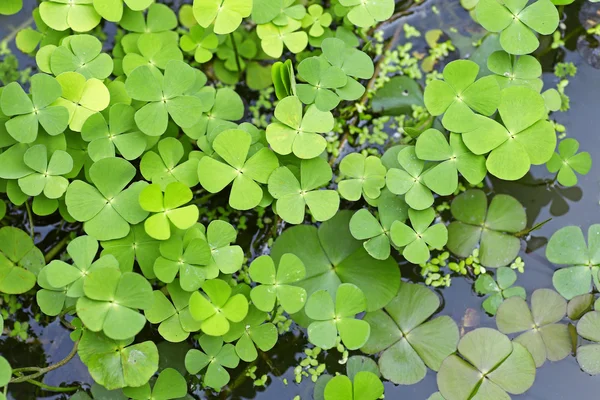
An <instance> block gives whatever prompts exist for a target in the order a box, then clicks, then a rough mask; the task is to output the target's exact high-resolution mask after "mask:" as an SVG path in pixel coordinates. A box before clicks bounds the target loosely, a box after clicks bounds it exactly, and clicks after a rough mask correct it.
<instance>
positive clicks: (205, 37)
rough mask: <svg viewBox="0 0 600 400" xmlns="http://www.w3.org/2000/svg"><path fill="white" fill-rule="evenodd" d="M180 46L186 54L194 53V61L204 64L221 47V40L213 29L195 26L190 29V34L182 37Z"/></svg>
mask: <svg viewBox="0 0 600 400" xmlns="http://www.w3.org/2000/svg"><path fill="white" fill-rule="evenodd" d="M179 46H180V47H181V50H183V51H185V52H186V53H193V54H194V60H196V62H198V63H200V64H203V63H205V62H208V61H210V60H211V59H212V58H213V53H214V52H215V51H216V50H217V47H218V46H219V38H218V37H217V35H215V33H214V32H213V30H212V29H210V28H203V27H201V26H199V25H195V26H192V27H191V28H190V31H189V33H187V34H185V35H183V36H181V39H180V40H179Z"/></svg>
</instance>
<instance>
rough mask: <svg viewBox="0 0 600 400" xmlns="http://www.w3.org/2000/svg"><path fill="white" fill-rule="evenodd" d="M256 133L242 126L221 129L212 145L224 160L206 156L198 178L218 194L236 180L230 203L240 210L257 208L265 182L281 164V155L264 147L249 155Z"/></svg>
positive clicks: (199, 164) (199, 166) (200, 166)
mask: <svg viewBox="0 0 600 400" xmlns="http://www.w3.org/2000/svg"><path fill="white" fill-rule="evenodd" d="M251 144H252V136H251V135H250V134H249V133H248V132H246V131H243V130H241V129H228V130H226V131H224V132H221V133H220V134H219V135H218V136H217V137H216V138H215V140H214V142H213V144H212V147H213V149H214V151H215V153H216V154H217V155H218V156H220V157H221V158H222V159H223V161H225V162H221V161H218V160H216V159H215V158H213V157H203V158H202V159H200V162H199V163H198V177H199V180H200V184H201V185H202V187H204V189H206V190H208V191H209V192H211V193H218V192H220V191H221V190H223V189H224V188H225V187H226V186H228V185H229V184H230V183H232V182H233V185H232V186H231V193H230V195H229V205H230V206H231V207H233V208H235V209H237V210H249V209H252V208H254V207H256V206H257V205H258V204H259V203H260V202H261V200H262V198H263V189H262V188H261V186H260V184H261V183H263V184H264V183H267V181H268V179H269V176H270V175H271V173H272V172H273V170H275V168H277V167H278V166H279V161H278V160H277V156H276V155H275V153H273V152H272V151H271V150H270V149H269V148H267V147H263V148H261V149H260V150H258V151H257V152H256V153H254V154H253V155H250V156H249V151H250V145H251Z"/></svg>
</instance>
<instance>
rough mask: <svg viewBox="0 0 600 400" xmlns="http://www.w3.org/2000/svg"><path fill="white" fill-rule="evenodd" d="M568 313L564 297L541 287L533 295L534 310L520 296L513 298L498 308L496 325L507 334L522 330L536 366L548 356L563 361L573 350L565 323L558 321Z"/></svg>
mask: <svg viewBox="0 0 600 400" xmlns="http://www.w3.org/2000/svg"><path fill="white" fill-rule="evenodd" d="M566 313H567V302H566V301H565V299H564V298H563V297H562V296H560V295H559V294H558V293H556V292H555V291H553V290H550V289H538V290H536V291H535V292H533V294H532V295H531V310H530V309H529V307H528V306H527V303H525V300H524V299H522V298H520V297H512V298H510V299H507V300H506V301H505V302H503V303H502V304H501V305H500V307H498V314H497V315H496V324H497V325H498V330H500V332H502V333H505V334H511V333H520V332H523V333H521V334H520V335H519V336H518V337H517V338H515V339H514V342H516V343H520V344H522V345H523V346H525V348H526V349H527V350H529V352H530V353H531V355H532V356H533V360H534V361H535V365H536V367H537V368H539V367H541V366H542V365H543V364H544V362H545V361H546V359H548V360H549V361H560V360H562V359H564V358H566V357H567V356H568V355H569V354H570V353H571V348H572V345H571V337H570V334H569V329H568V327H567V325H566V324H560V323H559V322H560V321H561V320H562V319H563V318H564V317H565V315H566Z"/></svg>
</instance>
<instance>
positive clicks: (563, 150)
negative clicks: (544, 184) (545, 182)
mask: <svg viewBox="0 0 600 400" xmlns="http://www.w3.org/2000/svg"><path fill="white" fill-rule="evenodd" d="M577 150H579V142H578V141H577V140H575V139H572V138H568V139H564V140H561V142H560V143H559V144H558V153H554V154H552V158H551V159H550V161H548V162H547V163H546V167H547V168H548V171H549V172H552V173H556V172H558V175H557V178H556V179H557V180H558V182H559V183H560V184H561V185H563V186H575V185H577V175H575V172H577V173H579V174H581V175H586V174H587V173H588V172H590V169H591V168H592V158H591V156H590V153H588V152H587V151H582V152H581V153H577Z"/></svg>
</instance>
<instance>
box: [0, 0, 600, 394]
mask: <svg viewBox="0 0 600 400" xmlns="http://www.w3.org/2000/svg"><path fill="white" fill-rule="evenodd" d="M0 1H1V0H0ZM25 3H26V5H25V7H24V10H23V11H22V12H20V13H19V14H18V15H16V16H13V17H0V37H6V36H7V35H10V34H11V32H12V31H13V30H14V28H15V27H17V26H19V25H21V24H28V23H30V21H28V18H29V16H30V15H31V10H32V9H33V7H34V3H35V2H34V1H25ZM433 6H435V8H436V10H437V13H435V12H433V11H432V7H433ZM589 6H590V5H589V4H587V5H586V4H585V2H584V1H582V0H578V1H577V2H576V3H575V4H573V5H570V6H568V7H567V10H568V17H567V18H566V20H565V21H564V23H565V24H566V30H567V35H569V33H570V32H573V34H572V35H571V36H570V39H569V40H568V41H567V48H568V49H560V50H553V51H550V52H547V53H546V54H544V55H543V57H542V61H543V65H544V68H545V71H546V72H545V75H544V79H545V81H546V84H547V87H552V85H554V84H555V83H556V77H555V76H554V75H553V73H552V70H553V65H554V64H555V63H556V62H559V61H570V62H573V63H574V64H575V65H576V66H577V67H578V73H577V75H576V77H575V78H572V79H571V80H570V84H569V86H568V88H567V94H568V95H569V96H570V100H571V110H570V111H568V112H564V113H555V114H554V115H553V118H554V119H555V120H556V121H558V122H559V123H561V124H563V125H564V126H565V127H566V129H567V134H568V135H569V136H570V137H574V138H576V139H577V140H579V142H580V143H581V148H582V149H584V150H586V151H588V152H590V153H591V155H592V158H593V160H594V166H593V167H592V170H591V172H590V173H589V174H588V175H587V176H585V177H583V178H580V180H579V184H578V186H577V187H575V188H571V189H568V190H564V189H560V190H558V189H557V188H555V187H552V186H549V185H547V184H545V183H544V180H545V179H547V178H549V177H550V174H549V173H548V172H547V171H546V169H545V167H544V166H541V167H534V168H533V169H532V173H531V175H530V176H528V177H527V178H528V179H527V182H525V181H521V182H518V183H512V184H507V183H503V184H502V185H498V184H495V182H489V184H490V185H491V186H490V187H491V189H492V190H493V191H494V192H497V193H508V194H511V195H512V196H515V197H516V198H517V199H519V200H520V201H521V203H522V204H523V205H524V206H525V207H526V209H527V214H528V218H529V223H530V225H531V224H535V223H538V222H541V221H544V220H547V219H549V218H552V220H551V221H550V222H548V223H547V224H545V225H544V226H543V227H542V228H541V229H540V230H539V231H536V232H534V236H535V237H534V238H532V239H530V240H529V242H528V243H527V246H526V244H525V243H524V244H523V251H522V252H521V257H522V258H523V260H524V261H525V265H526V273H525V274H524V275H519V280H518V281H517V284H519V285H521V286H523V287H525V289H526V290H527V292H528V294H530V293H531V292H532V291H533V290H535V289H537V288H551V287H552V274H553V271H554V267H553V266H552V265H551V264H550V263H549V262H548V261H547V260H546V258H545V256H544V252H545V246H544V245H543V243H544V238H545V239H547V238H549V237H550V235H551V234H552V233H553V232H555V231H556V230H558V229H559V228H561V227H563V226H565V225H572V224H573V225H579V226H581V227H582V228H583V229H584V231H585V230H586V229H587V227H588V226H589V225H590V224H592V223H595V222H600V213H599V212H598V211H599V209H600V205H599V201H600V178H599V177H600V132H598V128H597V126H598V122H597V121H598V110H599V109H600V99H599V97H598V93H600V70H598V69H595V68H593V67H592V66H590V65H589V64H588V62H587V61H589V60H591V59H594V56H593V55H590V54H589V53H590V52H593V49H592V50H590V51H589V52H588V53H586V54H585V56H582V55H581V54H580V52H579V51H577V48H576V44H577V37H578V36H579V32H581V31H582V28H581V22H580V18H579V14H580V10H581V9H582V7H589ZM399 7H400V9H401V8H402V7H405V8H409V9H410V10H411V11H410V12H409V13H407V15H405V16H403V17H402V18H400V19H398V20H396V21H394V22H393V23H391V24H389V26H388V27H387V28H386V35H387V36H391V35H392V33H393V32H394V31H395V30H396V28H397V26H398V25H399V24H405V23H408V24H411V25H413V26H415V27H417V28H419V29H420V30H421V31H425V30H427V29H433V28H441V29H443V30H444V31H445V32H451V31H450V29H449V28H450V27H456V28H457V31H458V32H457V33H454V34H451V36H452V38H453V40H454V42H455V43H456V44H457V47H458V48H459V50H460V51H461V53H462V54H459V53H458V52H457V54H454V55H453V56H454V57H455V58H456V57H458V56H465V55H466V54H465V53H467V52H470V51H472V47H471V45H470V43H471V39H470V37H469V36H470V34H471V33H476V31H477V28H476V25H475V24H473V23H472V21H471V20H470V18H469V16H468V14H467V12H465V11H464V10H463V9H462V8H461V6H460V4H459V1H458V0H425V2H424V3H423V4H421V5H417V6H414V5H413V4H412V2H410V1H408V2H402V4H399ZM599 9H600V7H596V8H589V9H586V10H587V11H586V12H585V18H583V19H586V18H588V16H589V15H592V16H593V15H594V13H595V11H596V10H599ZM596 15H597V14H596ZM11 47H12V48H13V49H14V43H11ZM15 54H20V53H19V52H18V51H16V49H15ZM19 60H20V61H21V66H22V67H23V66H28V65H31V64H32V63H31V60H30V59H28V58H27V57H25V56H22V55H19ZM10 217H11V218H12V219H11V222H13V221H14V223H16V224H17V225H21V224H22V225H21V226H23V225H27V221H26V217H25V216H24V215H23V214H22V213H19V212H18V211H16V210H13V212H12V213H11V215H10ZM35 225H36V233H37V234H38V245H39V246H40V247H41V248H42V249H43V250H48V249H49V248H51V247H52V246H53V245H54V244H56V243H57V242H58V241H60V240H61V238H63V237H64V236H65V235H66V234H68V232H67V231H68V230H69V229H72V227H68V226H63V225H61V223H60V221H58V220H55V219H52V218H49V219H36V220H35ZM256 236H259V235H254V238H255V237H256ZM245 239H246V240H247V241H248V243H250V241H251V240H253V236H252V235H249V237H247V238H245ZM540 243H541V244H542V246H541V247H540V246H539V244H540ZM536 248H537V249H536ZM533 249H535V250H533ZM413 272H414V271H413ZM403 274H404V275H405V276H408V275H411V276H414V275H415V274H414V273H412V274H411V271H406V270H403ZM439 293H440V294H441V295H442V297H443V299H444V303H443V304H444V307H443V310H441V313H442V314H444V315H450V316H451V317H452V318H454V319H455V320H456V321H457V322H459V326H462V323H463V320H464V317H465V315H466V313H469V322H470V323H471V324H472V325H473V324H474V325H476V326H492V327H495V322H494V319H493V318H490V317H488V316H487V315H486V314H485V313H484V312H483V311H482V309H481V307H480V306H481V301H482V300H481V298H479V297H477V295H475V294H474V292H473V291H472V282H470V281H467V280H465V279H462V278H458V277H457V278H455V279H453V281H452V286H451V287H450V288H446V289H443V290H440V291H439ZM2 307H3V308H6V305H3V306H2ZM15 316H16V320H18V321H22V322H23V321H26V320H29V324H30V326H31V328H30V332H29V333H30V334H29V339H28V340H27V341H22V340H17V339H16V338H8V337H6V336H3V337H2V339H0V354H2V355H3V356H4V357H6V358H7V359H8V360H9V361H10V362H11V364H12V365H13V366H30V365H40V366H41V365H45V364H51V363H55V362H57V361H59V360H61V359H62V358H63V357H65V356H66V355H67V354H68V353H69V351H70V350H71V348H72V342H71V340H70V338H69V336H68V334H69V331H68V330H66V329H65V328H63V327H62V326H61V325H60V323H58V322H57V321H55V322H52V323H50V324H47V323H45V322H43V321H42V322H41V323H38V322H37V321H36V320H35V319H34V318H33V315H32V312H31V310H30V309H29V308H28V306H27V304H24V306H23V308H22V309H21V310H19V311H18V312H17V313H16V314H15ZM15 316H13V319H15ZM12 324H13V322H11V321H7V325H8V326H12ZM306 343H307V342H306V339H305V337H304V334H303V333H302V332H300V331H299V330H296V331H294V332H291V333H288V334H286V335H285V336H284V337H283V338H282V339H281V340H280V342H279V343H278V344H277V347H276V348H275V349H273V350H272V351H271V352H269V354H268V355H266V357H268V358H266V357H265V358H264V359H262V360H260V362H259V363H258V364H257V367H258V369H257V371H256V374H257V375H259V376H260V375H262V374H263V373H267V372H268V373H269V374H270V379H269V381H268V385H267V388H255V387H253V385H252V382H251V380H248V379H246V380H244V379H243V377H244V372H243V368H242V367H240V368H238V369H237V370H235V371H233V372H232V377H233V379H232V381H233V382H235V381H236V379H235V377H236V376H238V375H241V376H242V379H238V380H237V382H236V389H235V390H233V392H227V391H224V392H223V393H221V394H219V395H216V394H211V393H197V397H198V398H202V399H205V398H221V399H225V398H228V399H229V398H231V399H238V398H240V399H241V398H255V399H261V400H271V399H273V400H274V399H292V398H293V397H294V396H295V395H300V396H301V398H302V399H310V398H312V387H313V385H312V383H311V382H310V380H309V379H304V381H303V383H301V384H300V385H296V384H294V383H292V382H293V381H294V371H293V370H294V367H295V366H296V365H297V364H298V360H299V359H300V358H301V356H302V354H303V353H302V351H303V348H304V346H305V345H306ZM178 350H179V351H178ZM167 354H168V355H169V357H172V358H177V357H178V355H181V354H185V353H184V352H181V351H180V348H178V347H177V346H175V347H171V348H169V349H167ZM336 357H338V355H337V353H336V354H334V355H332V356H331V357H329V359H330V361H331V362H329V363H328V369H329V371H330V372H335V371H342V370H343V367H342V366H340V365H338V364H337V362H336ZM284 379H287V381H288V382H289V384H288V385H285V384H284ZM435 379H436V375H435V373H433V372H432V371H429V373H428V375H427V377H426V378H425V379H424V380H423V381H421V382H420V383H419V384H417V385H412V386H406V387H405V386H394V385H392V384H390V383H386V398H387V399H411V400H413V399H414V400H421V399H423V400H424V399H427V398H428V397H429V395H431V394H432V393H433V392H435V391H436V390H437V389H436V387H437V386H436V380H435ZM65 380H66V383H72V382H80V383H84V384H90V383H91V378H90V377H89V375H88V373H87V369H86V367H85V366H84V365H83V364H82V363H81V362H80V361H79V360H78V358H75V359H73V360H72V361H71V362H69V363H68V364H67V365H66V366H65V367H63V368H61V369H59V370H56V371H52V372H50V373H48V374H47V375H46V376H45V379H44V382H45V383H46V384H49V385H59V384H61V383H63V382H65ZM599 392H600V376H596V377H590V376H588V375H587V374H585V373H584V372H582V371H581V370H580V369H579V366H578V364H577V362H576V360H575V358H574V357H572V356H570V357H568V358H567V359H565V360H563V361H560V362H556V363H552V362H547V363H546V364H545V365H544V366H543V367H542V368H540V369H538V370H537V377H536V381H535V384H534V386H533V387H532V388H531V389H530V390H529V391H528V392H527V393H525V394H524V395H521V396H513V397H514V398H518V399H531V400H534V399H544V400H560V399H574V398H576V399H578V400H592V399H597V398H598V393H599ZM8 398H9V399H16V400H29V399H34V398H37V399H63V398H68V395H66V394H53V393H49V392H44V391H41V390H40V389H37V388H35V387H34V386H31V385H28V384H20V385H11V386H10V391H9V393H8Z"/></svg>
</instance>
